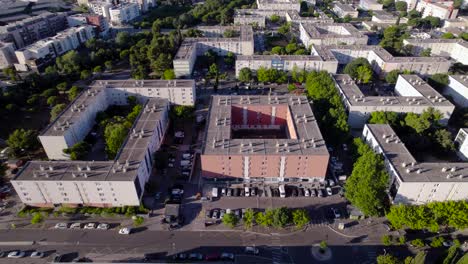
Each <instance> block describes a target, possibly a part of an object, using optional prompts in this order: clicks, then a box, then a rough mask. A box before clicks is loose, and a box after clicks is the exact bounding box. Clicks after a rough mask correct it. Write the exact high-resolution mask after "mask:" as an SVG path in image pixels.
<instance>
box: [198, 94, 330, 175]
mask: <svg viewBox="0 0 468 264" xmlns="http://www.w3.org/2000/svg"><path fill="white" fill-rule="evenodd" d="M328 160H329V153H328V150H327V147H326V144H325V141H324V140H323V138H322V134H321V133H320V129H319V127H318V125H317V122H316V120H315V117H314V114H313V112H312V109H311V106H310V103H309V101H308V99H307V97H305V96H212V99H211V105H210V109H209V115H208V118H207V126H206V133H205V138H204V140H203V148H202V154H201V170H202V172H201V176H202V177H205V178H211V179H213V178H216V179H218V180H233V181H243V182H265V183H280V182H296V181H302V182H313V181H321V180H323V179H324V178H325V175H326V172H327V166H328Z"/></svg>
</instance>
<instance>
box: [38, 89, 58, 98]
mask: <svg viewBox="0 0 468 264" xmlns="http://www.w3.org/2000/svg"><path fill="white" fill-rule="evenodd" d="M56 94H57V89H54V88H50V89H47V90H44V91H43V92H42V93H41V96H42V97H51V96H52V95H56Z"/></svg>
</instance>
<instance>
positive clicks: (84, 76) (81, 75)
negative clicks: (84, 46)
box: [80, 70, 91, 80]
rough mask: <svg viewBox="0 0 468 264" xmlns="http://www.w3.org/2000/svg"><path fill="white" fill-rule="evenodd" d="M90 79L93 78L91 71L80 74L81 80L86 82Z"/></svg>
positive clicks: (83, 71)
mask: <svg viewBox="0 0 468 264" xmlns="http://www.w3.org/2000/svg"><path fill="white" fill-rule="evenodd" d="M89 77H91V72H90V71H89V70H82V71H81V73H80V79H81V80H86V79H88V78H89Z"/></svg>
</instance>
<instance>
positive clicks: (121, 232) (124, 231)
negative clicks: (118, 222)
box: [119, 227, 132, 235]
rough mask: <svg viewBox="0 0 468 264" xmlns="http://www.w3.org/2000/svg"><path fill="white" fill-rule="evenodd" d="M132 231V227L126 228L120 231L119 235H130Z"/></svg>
mask: <svg viewBox="0 0 468 264" xmlns="http://www.w3.org/2000/svg"><path fill="white" fill-rule="evenodd" d="M131 232H132V229H131V228H130V227H124V228H121V229H120V230H119V234H121V235H130V233H131Z"/></svg>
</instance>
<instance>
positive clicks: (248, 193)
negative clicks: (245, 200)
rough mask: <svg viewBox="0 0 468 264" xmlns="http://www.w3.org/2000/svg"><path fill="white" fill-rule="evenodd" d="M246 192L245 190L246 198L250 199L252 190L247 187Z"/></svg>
mask: <svg viewBox="0 0 468 264" xmlns="http://www.w3.org/2000/svg"><path fill="white" fill-rule="evenodd" d="M244 190H245V197H249V196H250V189H249V187H245V188H244Z"/></svg>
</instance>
